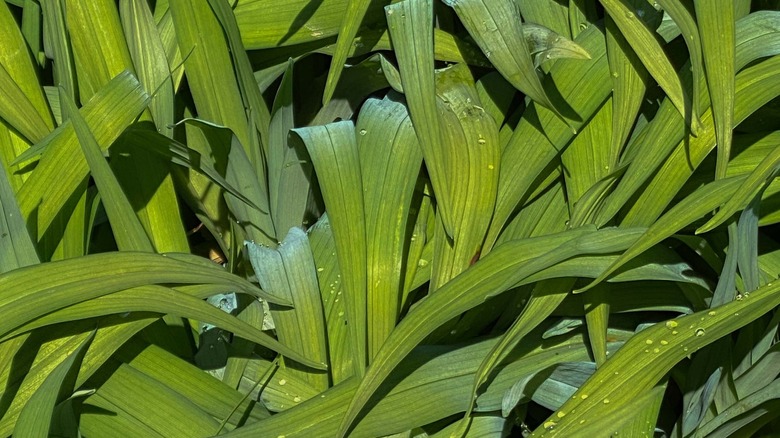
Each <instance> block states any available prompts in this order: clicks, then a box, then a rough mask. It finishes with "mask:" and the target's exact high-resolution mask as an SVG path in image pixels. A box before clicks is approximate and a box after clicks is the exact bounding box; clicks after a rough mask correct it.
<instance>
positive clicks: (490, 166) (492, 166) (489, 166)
mask: <svg viewBox="0 0 780 438" xmlns="http://www.w3.org/2000/svg"><path fill="white" fill-rule="evenodd" d="M495 168H496V166H494V165H492V164H488V170H493V169H495Z"/></svg>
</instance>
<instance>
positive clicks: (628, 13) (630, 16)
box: [626, 12, 634, 19]
mask: <svg viewBox="0 0 780 438" xmlns="http://www.w3.org/2000/svg"><path fill="white" fill-rule="evenodd" d="M626 18H628V19H632V18H634V13H633V12H626Z"/></svg>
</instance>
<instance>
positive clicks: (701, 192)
mask: <svg viewBox="0 0 780 438" xmlns="http://www.w3.org/2000/svg"><path fill="white" fill-rule="evenodd" d="M743 178H744V177H732V178H728V179H724V180H718V181H714V182H711V183H710V184H708V185H706V186H704V187H701V188H699V189H698V190H696V191H695V192H693V193H692V194H690V195H689V196H688V197H686V198H685V199H684V200H682V201H680V202H679V203H677V204H676V205H675V206H674V207H672V208H671V209H670V210H669V211H668V212H667V213H666V214H664V215H663V216H662V217H661V218H659V219H658V220H656V221H655V222H654V223H653V224H652V225H651V226H650V227H649V228H648V229H647V232H645V233H644V235H643V236H642V237H641V238H640V239H638V240H637V241H636V242H635V243H634V245H632V246H631V247H630V248H628V249H627V250H626V251H625V252H623V254H621V255H620V257H619V258H618V259H617V260H616V261H615V262H614V263H613V264H612V265H611V266H610V267H609V268H608V269H607V270H605V271H604V272H602V273H601V275H599V276H598V278H596V279H595V280H593V282H591V283H590V284H589V285H588V286H586V287H584V288H581V289H579V290H578V291H575V293H577V292H584V291H586V290H588V289H589V288H591V287H593V286H595V285H596V284H598V283H600V282H602V281H604V280H605V279H606V278H608V277H609V276H610V275H611V274H612V273H614V272H615V271H616V270H617V269H618V268H619V267H620V266H622V265H623V264H624V263H626V262H628V261H629V260H631V259H632V258H633V257H636V256H637V255H639V254H640V253H642V252H643V251H645V250H647V249H648V248H650V247H651V246H653V245H655V244H657V243H659V242H661V241H662V240H663V239H665V238H667V237H670V236H671V235H672V234H674V233H676V232H677V231H679V230H680V229H682V228H683V227H685V226H687V225H690V224H691V223H692V222H694V221H696V220H697V219H699V218H701V217H702V216H704V215H706V214H708V213H709V212H711V211H712V210H714V209H715V208H716V207H717V206H718V205H720V204H721V203H723V202H725V201H726V200H727V199H729V197H731V196H732V195H733V193H734V191H735V190H736V189H737V187H739V185H740V183H741V182H742V181H743Z"/></svg>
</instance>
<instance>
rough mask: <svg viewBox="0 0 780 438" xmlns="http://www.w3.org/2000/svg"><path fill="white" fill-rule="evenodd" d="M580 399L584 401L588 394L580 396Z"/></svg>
mask: <svg viewBox="0 0 780 438" xmlns="http://www.w3.org/2000/svg"><path fill="white" fill-rule="evenodd" d="M580 398H581V399H583V400H585V399H586V398H588V394H582V395H581V396H580Z"/></svg>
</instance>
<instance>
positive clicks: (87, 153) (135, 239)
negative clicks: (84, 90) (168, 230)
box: [60, 89, 155, 252]
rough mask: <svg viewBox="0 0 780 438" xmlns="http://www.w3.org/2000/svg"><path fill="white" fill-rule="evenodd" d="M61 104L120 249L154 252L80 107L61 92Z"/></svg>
mask: <svg viewBox="0 0 780 438" xmlns="http://www.w3.org/2000/svg"><path fill="white" fill-rule="evenodd" d="M60 91H61V92H60V101H61V102H62V104H63V107H64V108H65V109H66V110H67V111H68V114H70V115H71V117H70V121H71V123H72V124H73V129H74V130H75V131H76V136H77V137H78V140H79V143H80V144H81V150H82V153H83V154H84V157H85V158H86V161H87V163H88V165H89V168H90V171H91V173H92V177H93V178H94V179H95V185H97V188H98V191H99V192H100V194H101V197H102V199H103V206H104V207H105V209H106V214H108V220H109V222H110V223H111V228H112V230H113V231H114V238H115V239H116V242H117V247H119V249H120V250H126V251H147V252H154V251H155V248H154V246H153V245H152V242H151V241H150V240H149V236H148V235H147V234H146V231H144V228H143V226H142V225H141V222H140V221H139V220H138V216H136V215H135V211H134V210H133V207H132V206H131V205H130V201H128V200H127V196H126V195H125V192H124V191H122V187H120V186H119V182H118V181H117V180H116V177H115V176H114V173H113V172H112V171H111V168H110V167H109V166H108V163H106V161H105V159H104V158H103V154H102V153H101V150H100V146H99V145H98V144H97V142H96V141H95V137H93V135H92V132H90V130H89V126H87V123H86V122H85V121H84V118H83V117H82V116H81V114H80V113H79V111H78V108H76V104H75V103H74V102H73V101H71V100H70V98H69V97H68V96H67V95H66V94H65V92H64V90H62V89H61V90H60Z"/></svg>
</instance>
